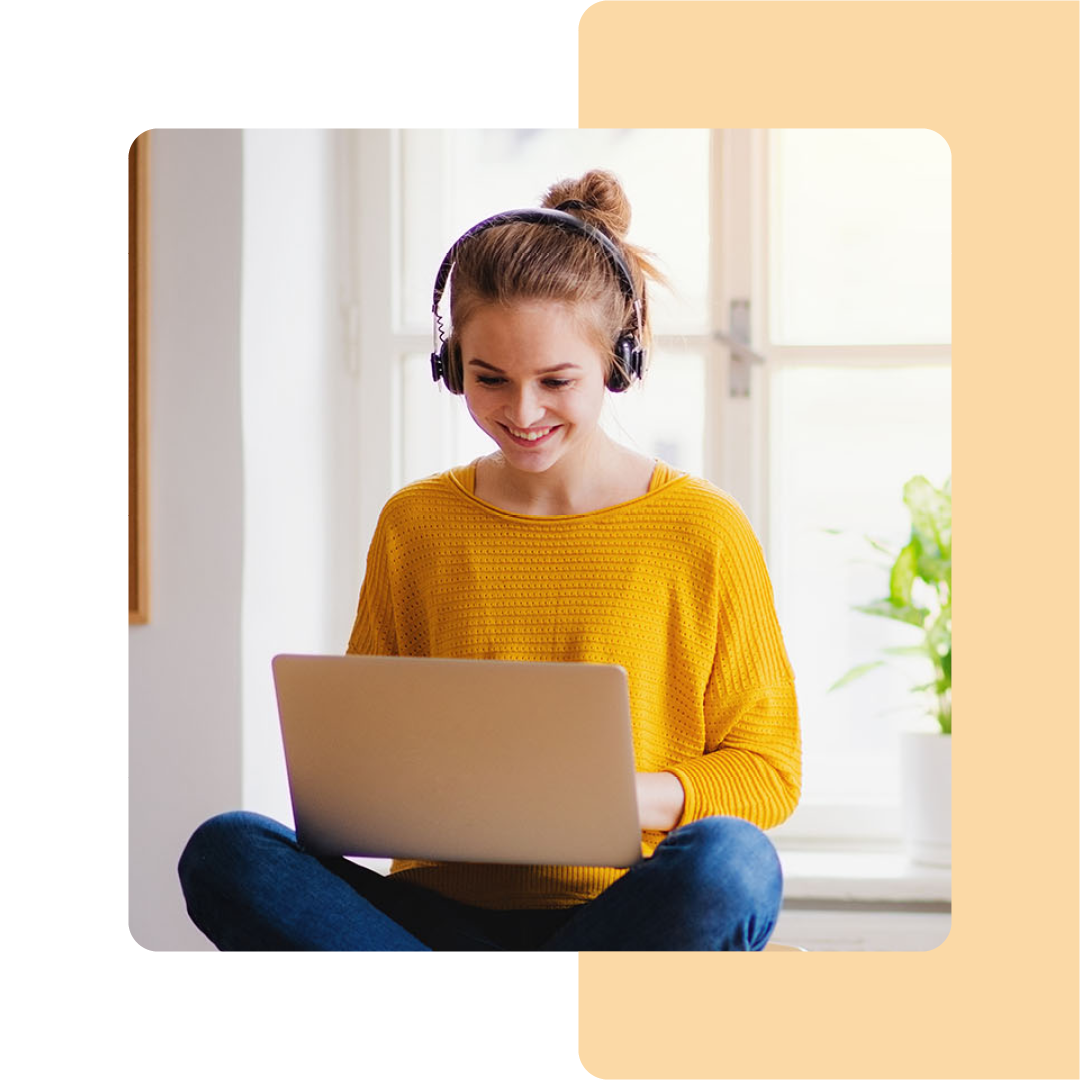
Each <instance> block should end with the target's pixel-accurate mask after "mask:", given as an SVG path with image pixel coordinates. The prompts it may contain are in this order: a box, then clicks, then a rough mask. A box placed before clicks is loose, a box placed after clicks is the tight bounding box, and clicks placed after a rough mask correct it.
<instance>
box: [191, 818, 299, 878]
mask: <svg viewBox="0 0 1080 1080" xmlns="http://www.w3.org/2000/svg"><path fill="white" fill-rule="evenodd" d="M276 824H277V823H276V822H274V821H272V820H271V819H270V818H266V817H263V816H262V815H261V814H253V813H251V812H250V811H248V810H235V811H230V812H229V813H226V814H218V815H216V816H215V817H212V818H210V819H209V820H207V821H204V822H203V823H202V824H201V825H200V826H199V827H198V828H197V829H196V830H195V831H194V832H193V833H192V834H191V839H189V840H188V842H187V844H186V845H185V847H184V850H183V852H181V855H180V862H179V864H178V865H177V870H178V872H179V874H180V881H181V883H182V884H183V886H184V888H185V890H186V889H187V887H188V886H189V885H190V884H191V883H192V882H193V881H194V880H195V879H196V878H197V876H198V875H199V872H200V871H201V870H203V869H204V868H206V867H207V866H209V865H211V864H218V865H220V864H221V862H222V861H223V859H224V860H228V861H232V860H235V859H236V858H238V857H239V855H240V853H241V852H242V850H243V849H244V847H245V846H247V845H248V844H249V843H250V841H251V839H252V838H253V837H254V836H258V835H260V834H269V833H270V832H272V831H273V828H274V826H276ZM278 828H280V826H278Z"/></svg>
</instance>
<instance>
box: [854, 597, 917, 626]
mask: <svg viewBox="0 0 1080 1080" xmlns="http://www.w3.org/2000/svg"><path fill="white" fill-rule="evenodd" d="M853 610H854V611H861V612H862V613H863V614H864V615H880V616H881V617H882V618H885V619H896V620H897V621H898V622H904V623H910V624H911V625H912V626H917V627H919V628H920V629H922V628H923V626H925V625H926V620H927V619H928V618H929V617H930V612H929V611H927V609H926V608H919V607H907V606H904V605H900V606H898V605H896V604H894V603H893V602H892V601H891V600H874V601H873V602H871V603H869V604H856V605H853Z"/></svg>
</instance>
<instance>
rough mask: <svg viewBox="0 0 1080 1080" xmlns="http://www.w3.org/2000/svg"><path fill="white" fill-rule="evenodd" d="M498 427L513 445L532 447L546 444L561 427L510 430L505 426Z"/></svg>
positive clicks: (557, 425)
mask: <svg viewBox="0 0 1080 1080" xmlns="http://www.w3.org/2000/svg"><path fill="white" fill-rule="evenodd" d="M500 426H501V427H502V429H503V431H505V432H506V433H507V435H509V436H510V439H511V440H512V441H513V442H514V444H515V445H517V446H527V447H533V446H540V445H541V444H542V443H546V442H547V441H548V440H549V439H550V438H551V437H552V435H554V434H555V432H556V431H558V430H559V428H560V427H561V426H562V425H561V424H556V425H554V426H550V427H538V428H512V427H509V426H508V425H507V424H502V425H500Z"/></svg>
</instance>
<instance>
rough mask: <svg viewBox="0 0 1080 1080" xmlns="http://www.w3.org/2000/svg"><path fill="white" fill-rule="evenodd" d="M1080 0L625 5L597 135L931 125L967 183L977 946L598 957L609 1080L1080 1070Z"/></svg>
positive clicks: (968, 864)
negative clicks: (1079, 768)
mask: <svg viewBox="0 0 1080 1080" xmlns="http://www.w3.org/2000/svg"><path fill="white" fill-rule="evenodd" d="M1078 12H1080V6H1078V5H1077V4H1076V3H1072V2H1064V3H1055V2H1032V3H1027V2H1013V0H1005V2H982V0H972V2H963V0H960V2H935V3H914V2H899V3H896V2H880V3H876V2H863V0H856V2H839V3H817V2H772V3H764V2H723V3H711V2H704V3H699V2H692V3H681V2H613V0H608V2H605V3H600V4H596V5H594V6H593V7H591V8H589V9H588V10H587V11H586V12H585V14H584V15H583V17H582V19H581V22H580V26H579V49H580V53H579V55H580V70H579V75H580V83H579V92H580V117H579V119H580V124H581V126H582V127H715V128H720V127H753V128H780V127H788V128H791V127H795V128H797V127H815V128H822V127H859V128H887V127H905V128H931V129H933V130H934V131H937V132H938V133H939V134H941V135H942V136H943V137H944V138H945V140H946V141H947V142H948V144H949V146H950V148H951V150H952V162H953V331H954V343H953V402H954V405H953V410H954V411H953V440H954V445H953V491H954V537H955V542H956V550H957V552H958V559H957V566H956V574H955V599H956V603H955V627H954V630H955V638H956V644H957V648H956V659H955V667H954V673H953V674H954V686H953V692H954V697H955V707H956V716H957V729H956V734H955V735H954V738H955V740H956V754H955V758H954V812H953V829H954V860H953V875H954V878H953V914H952V930H951V933H950V935H949V937H948V939H947V940H946V941H945V942H944V944H942V945H941V946H939V947H938V948H937V949H934V950H932V951H929V952H908V953H900V952H898V953H818V954H814V953H802V954H788V953H776V954H773V955H764V954H754V955H749V954H741V955H739V954H717V955H709V954H695V953H664V954H649V953H586V954H582V956H581V958H580V968H579V977H580V1004H579V1027H580V1031H579V1052H580V1056H581V1060H582V1063H583V1064H584V1065H585V1067H586V1068H587V1069H588V1070H589V1071H590V1072H591V1073H593V1074H594V1075H596V1076H601V1077H626V1078H629V1077H680V1078H681V1077H713V1078H721V1077H829V1078H837V1080H839V1078H843V1077H874V1076H882V1077H886V1076H904V1077H946V1076H947V1077H1019V1076H1038V1077H1066V1076H1068V1077H1072V1076H1076V1075H1077V1069H1078V1063H1077V1047H1076V1016H1077V1010H1078V1001H1077V952H1078V941H1077V916H1076V912H1077V867H1076V859H1077V847H1078V844H1077V840H1078V837H1077V814H1076V787H1077V777H1076V762H1077V714H1078V700H1077V679H1076V670H1077V654H1078V634H1077V591H1078V581H1077V546H1078V536H1077V491H1078V475H1077V399H1078V378H1077V367H1078V364H1077V353H1078V341H1077V294H1078V287H1080V283H1078V273H1077V228H1078V223H1077V190H1078V175H1077V152H1078V137H1077V131H1078V109H1077V84H1078V71H1080V65H1078V55H1077V35H1078V26H1080V20H1078Z"/></svg>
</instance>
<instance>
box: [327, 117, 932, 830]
mask: <svg viewBox="0 0 1080 1080" xmlns="http://www.w3.org/2000/svg"><path fill="white" fill-rule="evenodd" d="M768 134H769V133H768V131H767V130H764V129H727V130H717V131H713V132H712V137H711V150H710V173H711V176H710V192H711V195H710V232H711V237H712V241H711V243H710V287H709V291H708V301H707V303H708V306H709V317H710V321H711V325H712V326H713V327H715V328H716V329H718V330H720V331H721V332H723V333H724V334H730V331H731V327H730V325H729V315H728V312H729V310H730V303H731V301H732V300H733V299H736V298H745V299H748V300H749V302H750V341H749V347H750V348H751V349H752V350H753V351H754V352H755V353H757V354H759V356H760V357H761V358H762V362H761V363H755V364H753V365H752V367H751V370H750V393H749V396H747V397H731V396H730V392H729V390H730V385H731V379H732V351H731V349H730V347H729V346H728V345H727V344H725V343H724V342H723V341H722V340H721V339H719V338H718V337H717V336H716V335H715V334H714V333H711V332H709V333H701V332H690V333H685V334H664V335H659V334H658V335H657V342H656V343H657V346H658V347H660V348H663V349H665V350H667V349H670V350H678V349H693V350H696V351H700V352H701V353H703V354H704V356H705V357H706V364H705V386H704V393H705V400H706V405H705V447H704V460H705V475H706V477H707V478H708V479H710V480H712V481H713V482H714V483H716V484H717V485H718V486H720V487H721V488H723V489H724V490H726V491H728V492H730V493H731V494H732V495H733V496H734V497H735V498H736V499H738V501H739V502H740V504H741V505H742V507H743V509H744V510H745V511H746V514H747V516H748V517H749V519H750V521H751V523H752V525H753V526H754V529H755V531H756V532H757V535H758V537H759V538H760V540H761V543H762V546H763V548H764V550H765V553H766V558H767V559H768V555H769V551H770V543H769V533H770V521H769V503H770V500H769V475H770V468H769V466H770V462H769V443H770V438H769V436H770V432H769V386H770V382H771V375H772V374H773V373H774V372H775V371H776V370H778V369H779V368H782V367H786V366H799V365H807V364H813V365H820V364H834V365H841V366H844V367H875V366H890V367H891V366H896V365H898V364H912V365H925V364H943V365H948V364H949V363H950V347H949V346H948V345H902V346H837V347H832V346H807V347H795V346H777V345H772V344H771V343H770V342H769V341H768V326H769V310H768V269H769V267H768V253H769V227H768V226H769V222H768V182H769V160H768ZM339 137H340V138H341V139H342V147H341V150H342V152H341V155H340V160H342V162H343V169H344V173H345V175H344V176H343V177H342V182H343V184H344V185H345V186H346V187H348V188H349V189H350V190H352V191H354V192H355V193H356V202H355V211H354V213H353V223H354V230H355V231H354V233H353V235H352V238H351V247H352V251H353V252H354V258H355V263H354V268H353V269H354V272H353V274H352V280H353V281H354V282H355V287H354V290H353V291H354V296H353V299H352V301H351V302H348V301H347V302H346V305H345V312H344V317H345V323H346V332H347V333H348V335H349V343H350V357H351V361H350V362H351V366H352V369H353V371H354V373H355V375H356V377H357V379H358V382H359V390H360V393H359V413H358V424H359V449H360V454H361V460H362V463H363V465H362V469H361V476H362V481H361V490H360V494H359V509H358V512H359V529H358V531H359V536H360V540H361V542H362V544H363V546H364V550H366V548H367V544H368V543H369V542H370V538H371V535H372V533H373V531H374V528H375V523H376V521H377V519H378V514H379V511H380V509H381V508H382V506H383V504H384V503H385V501H386V499H387V498H388V497H389V496H390V495H391V494H392V493H393V491H394V490H396V488H397V487H399V486H400V484H401V467H400V461H399V454H398V447H399V444H400V438H401V431H402V412H401V410H402V404H403V403H402V400H401V390H400V379H399V377H398V376H399V371H400V360H401V358H402V357H404V356H405V355H407V354H415V353H426V352H428V351H430V349H431V345H432V341H431V331H430V329H428V330H426V331H423V330H420V329H419V328H414V327H406V326H403V325H402V321H401V313H402V304H401V302H400V301H401V297H400V295H399V292H400V287H401V286H400V282H401V272H400V271H401V265H402V251H401V248H402V237H401V234H400V229H399V224H400V208H401V201H402V174H401V161H400V133H399V132H398V131H396V130H391V129H379V130H361V131H350V132H340V133H339ZM435 269H436V267H432V278H433V279H434V272H435ZM436 392H437V390H436V388H435V387H434V386H433V387H432V393H436ZM771 835H772V836H773V837H774V839H776V841H777V842H778V845H779V846H782V847H789V848H800V847H810V848H813V847H828V848H843V847H846V846H855V847H867V846H874V847H889V846H892V845H895V844H896V843H897V841H898V837H899V808H898V807H893V806H880V805H866V804H860V803H851V802H849V803H843V804H841V803H837V804H830V805H824V804H822V805H816V806H803V807H801V808H800V810H799V812H798V814H797V816H796V818H795V820H794V821H790V822H787V823H785V824H784V825H781V826H780V827H778V828H777V829H775V830H773V831H772V834H771Z"/></svg>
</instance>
